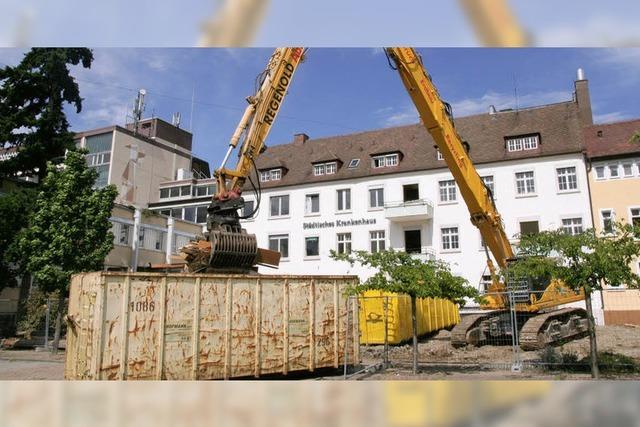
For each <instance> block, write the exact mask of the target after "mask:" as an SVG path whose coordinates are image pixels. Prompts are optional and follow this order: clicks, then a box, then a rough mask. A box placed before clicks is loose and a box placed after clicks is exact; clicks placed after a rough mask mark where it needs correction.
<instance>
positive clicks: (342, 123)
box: [0, 48, 640, 168]
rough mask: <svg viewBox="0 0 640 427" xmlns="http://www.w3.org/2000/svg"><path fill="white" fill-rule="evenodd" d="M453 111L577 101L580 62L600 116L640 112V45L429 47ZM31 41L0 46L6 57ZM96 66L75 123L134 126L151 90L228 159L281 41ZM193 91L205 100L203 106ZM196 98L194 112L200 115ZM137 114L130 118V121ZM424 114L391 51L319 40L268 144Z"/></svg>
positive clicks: (160, 53)
mask: <svg viewBox="0 0 640 427" xmlns="http://www.w3.org/2000/svg"><path fill="white" fill-rule="evenodd" d="M418 51H419V53H420V54H421V55H422V57H423V62H424V64H425V67H426V68H427V70H428V71H429V73H430V74H431V76H432V78H433V80H434V82H435V84H436V86H437V87H438V89H439V91H440V94H441V96H442V98H443V99H444V100H445V101H448V102H449V103H451V104H452V106H453V112H454V116H456V117H459V116H466V115H470V114H477V113H484V112H486V111H488V108H489V106H490V105H494V106H495V107H496V108H498V109H504V108H515V107H520V108H522V107H527V106H534V105H541V104H547V103H554V102H561V101H567V100H570V99H571V97H572V92H573V89H574V86H573V84H574V80H575V76H576V70H577V68H579V67H582V68H583V69H584V70H585V73H586V76H587V78H588V79H589V85H590V89H591V101H592V106H593V112H594V119H595V120H596V122H600V123H601V122H611V121H617V120H626V119H630V118H637V117H640V102H638V96H637V94H638V93H640V49H629V48H627V49H611V48H609V49H542V48H536V49H533V48H531V49H486V48H485V49H480V48H433V49H430V48H426V49H418ZM24 52H25V51H24V50H21V49H8V48H6V49H0V64H2V65H6V64H8V65H14V64H17V63H18V62H19V61H20V59H21V57H22V55H23V54H24ZM93 52H94V57H95V59H94V62H93V65H92V67H91V69H90V70H86V69H82V68H79V67H73V68H72V74H73V75H74V76H75V77H76V78H77V80H78V83H79V85H80V93H81V96H82V97H83V98H84V101H83V109H82V112H81V113H80V114H76V113H75V110H74V109H72V108H68V109H67V117H68V119H69V122H70V123H71V129H72V130H74V131H82V130H89V129H94V128H98V127H105V126H111V125H114V124H118V125H124V124H125V122H126V121H127V114H129V115H130V111H131V106H132V104H133V101H134V98H135V96H136V93H137V91H138V90H139V89H141V88H144V89H145V90H146V91H147V97H146V101H147V102H146V110H145V113H144V117H151V116H155V117H159V118H162V119H164V120H166V121H169V122H170V121H171V117H172V114H173V113H174V112H180V113H181V116H182V123H181V127H182V128H183V129H186V130H191V131H192V132H193V134H194V138H193V151H194V153H195V155H196V156H198V157H200V158H203V159H205V160H207V161H209V162H210V163H211V166H212V168H215V167H217V166H218V165H219V162H220V161H221V159H222V157H223V155H224V152H225V150H226V147H227V143H228V141H229V138H230V137H231V135H232V133H233V131H234V129H235V127H236V125H237V123H238V121H239V120H240V117H241V115H242V112H243V111H244V108H245V107H246V101H245V98H246V97H247V96H248V95H251V94H252V93H253V92H254V81H255V77H256V76H257V75H258V73H260V72H261V71H262V70H263V69H264V67H265V65H266V63H267V60H268V58H269V56H270V55H271V53H272V49H195V48H173V49H163V48H156V49H130V48H95V49H94V50H93ZM192 98H193V100H194V102H193V104H192ZM192 107H193V114H192ZM129 120H130V119H129ZM417 122H418V114H417V112H416V111H415V108H414V107H413V104H412V103H411V100H410V98H409V96H408V95H407V93H406V91H405V90H404V87H403V86H402V83H401V81H400V78H399V76H398V75H397V72H396V71H393V70H392V69H390V68H389V66H388V64H387V59H386V57H385V55H384V52H383V51H382V50H381V49H376V48H359V49H356V48H351V49H346V48H340V49H339V48H331V49H327V48H317V49H310V50H309V51H308V52H307V55H306V59H305V61H304V63H303V64H302V65H301V66H300V67H299V68H298V70H297V72H296V74H295V76H294V78H293V81H292V83H291V85H290V89H289V94H288V96H287V98H286V99H285V101H284V103H283V106H282V108H281V110H280V114H279V116H278V120H277V121H276V123H275V125H274V126H273V129H272V131H271V134H270V136H269V138H268V140H267V145H268V146H269V145H275V144H282V143H288V142H291V140H292V138H293V135H294V134H295V133H300V132H304V133H306V134H308V135H309V136H310V137H311V138H319V137H325V136H334V135H342V134H349V133H354V132H360V131H365V130H372V129H378V128H384V127H389V126H398V125H404V124H410V123H417Z"/></svg>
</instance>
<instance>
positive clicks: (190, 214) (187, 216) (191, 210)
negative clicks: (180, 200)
mask: <svg viewBox="0 0 640 427" xmlns="http://www.w3.org/2000/svg"><path fill="white" fill-rule="evenodd" d="M184 220H185V221H191V222H195V221H196V207H195V206H188V207H186V208H184Z"/></svg>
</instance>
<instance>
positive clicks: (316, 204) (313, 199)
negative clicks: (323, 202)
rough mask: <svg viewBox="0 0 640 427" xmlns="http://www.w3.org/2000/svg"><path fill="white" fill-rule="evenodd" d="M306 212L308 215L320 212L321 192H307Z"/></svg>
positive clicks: (305, 198) (305, 200)
mask: <svg viewBox="0 0 640 427" xmlns="http://www.w3.org/2000/svg"><path fill="white" fill-rule="evenodd" d="M304 213H305V214H306V215H310V214H316V213H320V195H319V194H307V195H306V196H305V197H304Z"/></svg>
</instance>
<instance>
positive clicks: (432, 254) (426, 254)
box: [411, 247, 436, 262]
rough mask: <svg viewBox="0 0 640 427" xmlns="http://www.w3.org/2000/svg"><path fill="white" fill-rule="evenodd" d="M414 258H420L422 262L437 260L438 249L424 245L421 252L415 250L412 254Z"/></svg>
mask: <svg viewBox="0 0 640 427" xmlns="http://www.w3.org/2000/svg"><path fill="white" fill-rule="evenodd" d="M411 257H412V258H416V259H419V260H420V261H422V262H425V261H435V259H436V251H435V250H434V249H433V248H430V247H423V248H422V251H421V252H419V253H418V252H415V253H412V254H411Z"/></svg>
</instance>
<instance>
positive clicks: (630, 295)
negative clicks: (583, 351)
mask: <svg viewBox="0 0 640 427" xmlns="http://www.w3.org/2000/svg"><path fill="white" fill-rule="evenodd" d="M638 131H640V120H638V119H636V120H629V121H624V122H617V123H608V124H603V125H593V126H588V127H586V128H585V129H584V134H585V137H584V138H585V149H586V153H587V158H588V170H589V186H590V188H591V207H592V213H593V222H594V225H595V229H596V230H597V231H598V232H600V233H602V232H604V233H607V232H610V231H612V223H613V222H614V221H624V222H627V223H629V224H631V223H633V224H640V144H639V143H632V142H631V137H632V136H633V135H634V133H636V132H638ZM632 268H633V270H634V271H635V272H636V273H637V274H640V260H636V261H635V262H634V263H633V265H632ZM602 297H603V304H604V317H605V322H606V323H607V324H626V323H631V324H640V291H638V290H630V289H626V288H625V286H624V284H623V283H621V284H619V286H616V287H611V288H610V289H607V290H605V291H604V292H603V295H602Z"/></svg>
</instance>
